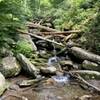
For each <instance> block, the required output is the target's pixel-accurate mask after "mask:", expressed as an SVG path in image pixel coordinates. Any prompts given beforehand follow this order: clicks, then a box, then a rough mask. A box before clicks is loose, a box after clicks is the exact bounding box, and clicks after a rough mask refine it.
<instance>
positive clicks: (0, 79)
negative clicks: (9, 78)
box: [0, 73, 6, 96]
mask: <svg viewBox="0 0 100 100" xmlns="http://www.w3.org/2000/svg"><path fill="white" fill-rule="evenodd" d="M5 89H6V80H5V77H4V76H3V75H2V74H1V73H0V96H1V95H2V93H3V92H4V91H5Z"/></svg>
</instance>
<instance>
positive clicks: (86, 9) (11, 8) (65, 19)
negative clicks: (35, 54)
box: [0, 0, 100, 54]
mask: <svg viewBox="0 0 100 100" xmlns="http://www.w3.org/2000/svg"><path fill="white" fill-rule="evenodd" d="M40 19H43V20H49V21H50V22H51V23H52V24H53V25H54V28H56V29H58V30H62V31H63V30H81V31H82V34H80V35H81V37H80V38H79V39H78V40H77V41H76V42H79V43H81V44H82V47H83V48H85V49H87V50H90V51H93V52H95V53H98V54H100V0H0V46H1V47H6V48H10V49H11V48H12V44H11V43H12V41H16V38H17V34H18V32H17V29H23V30H27V28H26V22H27V21H33V20H36V21H38V20H40ZM1 47H0V48H1Z"/></svg>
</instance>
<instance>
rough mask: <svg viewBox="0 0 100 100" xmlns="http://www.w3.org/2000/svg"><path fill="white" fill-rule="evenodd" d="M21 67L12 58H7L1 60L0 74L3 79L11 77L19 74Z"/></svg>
mask: <svg viewBox="0 0 100 100" xmlns="http://www.w3.org/2000/svg"><path fill="white" fill-rule="evenodd" d="M20 71H21V66H20V65H19V63H18V62H17V60H16V58H15V57H13V56H7V57H5V58H3V59H2V66H0V72H1V73H2V74H3V75H4V76H5V77H13V76H16V75H18V74H19V73H20Z"/></svg>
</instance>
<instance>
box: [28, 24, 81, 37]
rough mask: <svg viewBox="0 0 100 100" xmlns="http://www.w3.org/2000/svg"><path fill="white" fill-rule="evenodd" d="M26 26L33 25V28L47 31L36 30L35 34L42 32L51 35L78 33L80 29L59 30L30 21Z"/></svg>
mask: <svg viewBox="0 0 100 100" xmlns="http://www.w3.org/2000/svg"><path fill="white" fill-rule="evenodd" d="M27 26H28V27H33V28H39V29H44V30H46V31H48V32H36V34H44V35H49V34H50V35H52V34H70V33H80V32H81V30H70V31H60V30H56V29H53V28H49V27H46V26H42V25H40V24H34V23H31V22H28V24H27Z"/></svg>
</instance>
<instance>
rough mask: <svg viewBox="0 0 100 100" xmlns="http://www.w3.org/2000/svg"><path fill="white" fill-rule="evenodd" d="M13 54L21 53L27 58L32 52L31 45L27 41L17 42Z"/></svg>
mask: <svg viewBox="0 0 100 100" xmlns="http://www.w3.org/2000/svg"><path fill="white" fill-rule="evenodd" d="M15 52H16V53H22V54H24V55H26V56H27V57H30V56H31V55H32V52H33V49H32V45H31V44H30V43H28V41H26V40H21V41H18V43H17V45H16V48H15Z"/></svg>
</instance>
